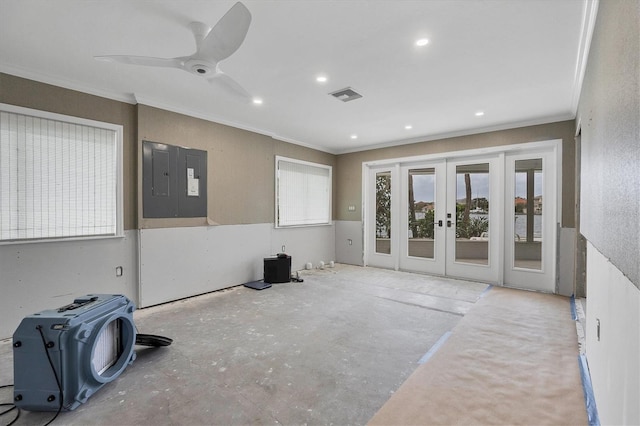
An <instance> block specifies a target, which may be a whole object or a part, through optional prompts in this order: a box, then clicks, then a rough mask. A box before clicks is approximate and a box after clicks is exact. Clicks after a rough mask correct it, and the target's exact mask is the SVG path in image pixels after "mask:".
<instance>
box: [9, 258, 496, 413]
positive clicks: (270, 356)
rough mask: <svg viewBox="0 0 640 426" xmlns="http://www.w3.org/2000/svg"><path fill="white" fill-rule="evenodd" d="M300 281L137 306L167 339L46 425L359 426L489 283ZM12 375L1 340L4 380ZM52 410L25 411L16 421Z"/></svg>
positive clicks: (351, 271) (356, 278)
mask: <svg viewBox="0 0 640 426" xmlns="http://www.w3.org/2000/svg"><path fill="white" fill-rule="evenodd" d="M302 278H304V282H303V283H286V284H275V285H274V286H273V287H271V288H269V289H266V290H262V291H256V290H251V289H248V288H245V287H242V286H239V287H234V288H231V289H228V290H223V291H219V292H215V293H211V294H207V295H204V296H199V297H195V298H191V299H187V300H183V301H178V302H174V303H170V304H166V305H162V306H158V307H153V308H148V309H143V310H139V311H136V313H135V316H134V318H135V322H136V325H137V328H138V331H139V332H140V333H148V334H159V335H164V336H167V337H171V338H173V339H174V342H173V344H172V345H171V346H169V347H166V348H144V347H137V348H136V351H137V355H138V357H137V359H136V361H135V362H134V363H133V364H132V365H131V366H129V367H127V369H125V371H124V372H123V374H122V375H121V376H120V377H119V378H118V379H116V380H115V381H114V382H112V383H109V384H107V385H106V386H104V387H103V388H102V389H100V391H99V392H97V393H96V394H95V395H94V396H92V397H91V398H90V399H89V400H88V402H87V403H86V404H84V405H82V406H80V407H79V408H78V409H76V410H75V411H73V412H66V413H62V414H61V415H60V416H59V417H58V418H57V419H56V421H55V422H54V424H55V425H63V424H76V425H90V424H96V425H98V424H100V425H142V424H154V425H165V424H184V425H187V424H188V425H200V424H225V425H229V424H235V425H240V424H242V425H244V424H287V425H288V424H340V425H343V424H365V423H366V422H367V421H368V420H369V419H371V418H372V417H373V415H374V414H375V413H376V412H377V411H378V409H380V407H382V405H383V404H384V403H385V402H386V401H387V400H388V399H389V397H390V396H391V395H392V394H393V393H394V392H395V391H396V390H397V389H398V388H399V387H400V385H401V384H402V383H403V382H404V381H405V379H406V378H407V377H408V376H409V375H410V374H411V373H412V372H413V371H414V370H415V369H416V368H417V366H418V361H419V360H420V358H421V357H422V356H423V355H424V354H425V353H426V352H427V351H428V350H429V348H430V347H431V346H432V345H433V344H434V343H436V342H437V340H438V339H439V338H440V337H441V336H442V335H443V334H444V333H445V332H447V331H450V330H452V329H453V327H454V326H455V325H456V324H457V322H458V321H459V320H460V319H461V318H462V316H463V315H464V314H465V313H466V312H468V311H469V310H470V309H471V308H472V307H473V305H474V303H475V302H476V301H477V300H478V298H479V296H480V295H481V293H482V292H483V291H484V290H485V289H486V288H487V285H486V284H480V283H472V282H467V281H459V280H452V279H446V278H436V277H429V276H424V275H418V274H410V273H403V272H394V271H386V270H380V269H374V268H360V267H354V266H347V265H336V267H335V268H330V269H325V270H314V271H305V273H303V274H302ZM12 382H13V360H12V347H11V342H10V341H4V342H1V343H0V385H4V384H10V383H12ZM11 400H12V390H11V389H0V402H10V401H11ZM0 411H1V410H0ZM52 414H53V413H36V412H25V411H23V412H22V414H21V417H20V419H19V420H18V422H17V423H16V425H27V424H29V425H42V424H45V423H46V422H47V421H48V420H49V419H50V418H51V417H52ZM12 418H13V414H7V415H5V416H3V417H1V418H0V423H2V424H6V423H8V422H9V421H11V419H12Z"/></svg>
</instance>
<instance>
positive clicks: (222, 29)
mask: <svg viewBox="0 0 640 426" xmlns="http://www.w3.org/2000/svg"><path fill="white" fill-rule="evenodd" d="M250 24H251V13H250V12H249V9H247V8H246V6H245V5H244V4H242V3H241V2H237V3H236V4H234V5H233V7H232V8H231V9H229V11H228V12H227V13H226V14H225V15H224V16H223V17H222V18H220V20H219V21H218V23H217V24H216V25H215V26H214V27H213V28H212V29H211V31H209V34H208V35H207V36H206V37H205V39H204V40H202V42H201V43H200V46H199V48H198V52H197V53H196V55H195V56H197V57H198V58H199V59H204V60H207V61H210V62H213V63H217V62H219V61H221V60H223V59H225V58H228V57H229V56H231V55H232V54H233V52H235V51H236V50H238V48H239V47H240V45H241V44H242V42H243V41H244V39H245V37H246V36H247V32H248V31H249V25H250Z"/></svg>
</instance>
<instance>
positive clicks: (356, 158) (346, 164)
mask: <svg viewBox="0 0 640 426" xmlns="http://www.w3.org/2000/svg"><path fill="white" fill-rule="evenodd" d="M574 134H575V124H574V122H573V121H561V122H557V123H550V124H541V125H538V126H527V127H520V128H516V129H509V130H500V131H495V132H487V133H478V134H474V135H468V136H460V137H455V138H447V139H439V140H434V141H429V142H421V143H414V144H409V145H400V146H394V147H389V148H380V149H372V150H368V151H361V152H355V153H351V154H343V155H339V156H338V161H337V167H336V170H337V172H336V174H337V175H338V186H337V200H336V204H337V206H336V207H337V212H336V216H335V217H336V219H338V220H345V221H360V220H362V211H361V207H362V201H361V200H362V163H363V162H365V161H373V160H381V159H388V158H404V157H411V156H419V155H426V154H437V153H445V152H451V151H460V150H466V149H477V148H487V147H494V146H501V145H510V144H518V143H525V142H539V141H547V140H553V139H562V209H563V210H562V217H561V218H559V219H561V226H563V227H567V228H572V227H573V226H574V188H575V177H574V169H575V158H574V157H575V140H574ZM350 205H355V206H356V211H353V212H350V211H348V206H350Z"/></svg>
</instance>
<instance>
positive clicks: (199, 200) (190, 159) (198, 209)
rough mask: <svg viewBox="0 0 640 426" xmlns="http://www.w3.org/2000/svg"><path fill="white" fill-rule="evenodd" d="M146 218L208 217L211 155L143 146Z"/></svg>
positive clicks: (144, 144)
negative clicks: (208, 170) (208, 180)
mask: <svg viewBox="0 0 640 426" xmlns="http://www.w3.org/2000/svg"><path fill="white" fill-rule="evenodd" d="M142 191H143V195H142V216H143V217H145V218H169V217H206V216H207V152H206V151H202V150H199V149H190V148H182V147H178V146H173V145H167V144H161V143H157V142H150V141H143V142H142Z"/></svg>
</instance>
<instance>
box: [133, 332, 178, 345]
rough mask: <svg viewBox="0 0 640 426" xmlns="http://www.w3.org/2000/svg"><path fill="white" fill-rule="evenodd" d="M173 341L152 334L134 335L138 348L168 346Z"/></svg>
mask: <svg viewBox="0 0 640 426" xmlns="http://www.w3.org/2000/svg"><path fill="white" fill-rule="evenodd" d="M172 342H173V339H170V338H168V337H164V336H156V335H154V334H139V333H138V334H136V345H140V346H153V347H160V346H169V345H170V344H171V343H172Z"/></svg>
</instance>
